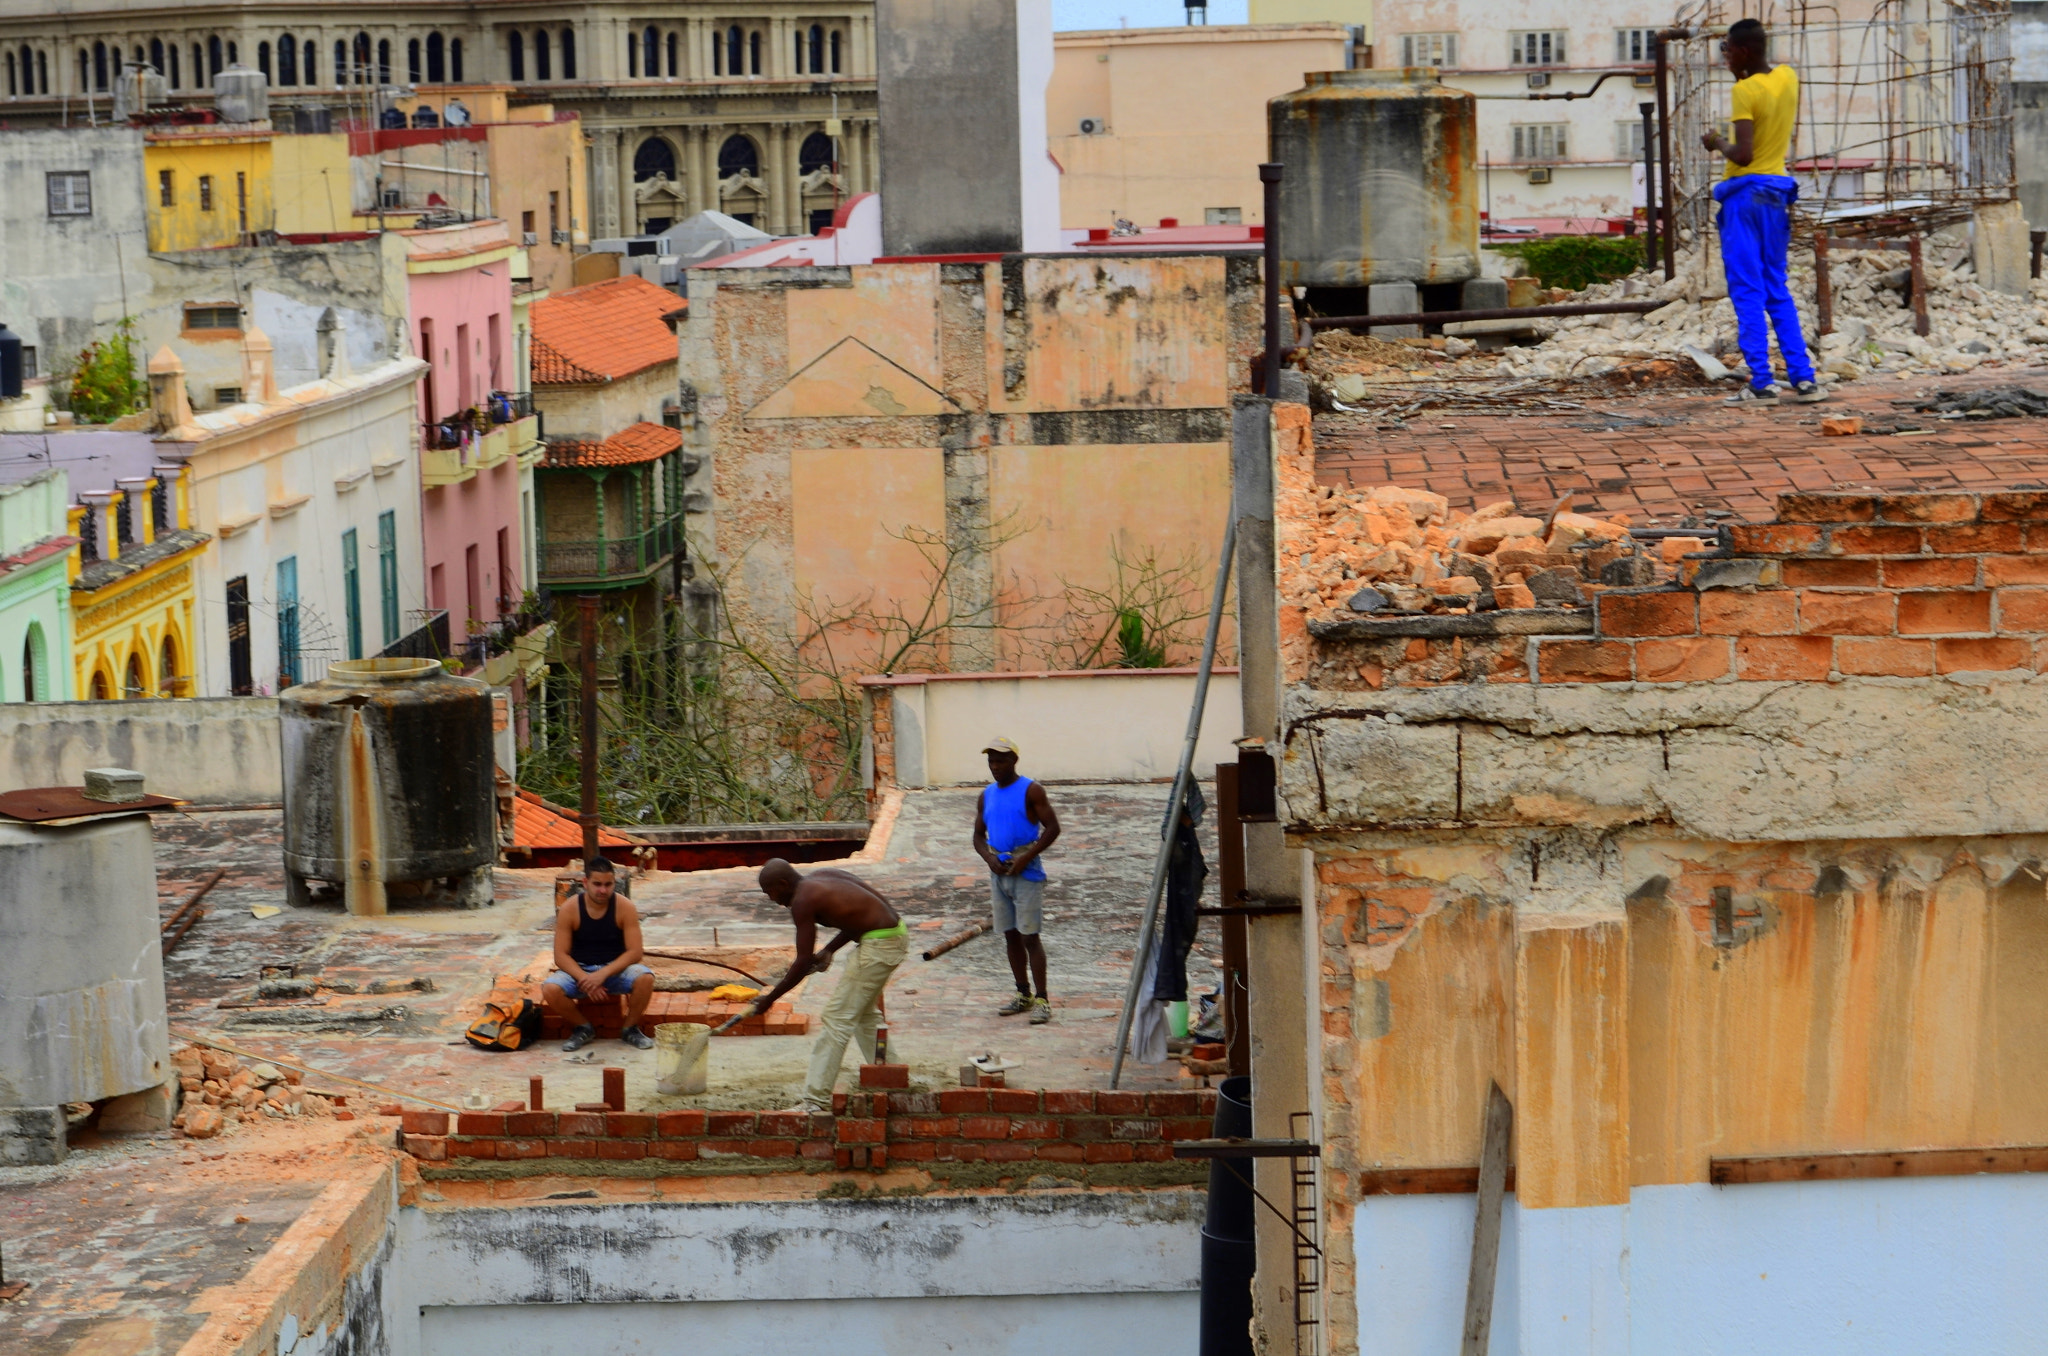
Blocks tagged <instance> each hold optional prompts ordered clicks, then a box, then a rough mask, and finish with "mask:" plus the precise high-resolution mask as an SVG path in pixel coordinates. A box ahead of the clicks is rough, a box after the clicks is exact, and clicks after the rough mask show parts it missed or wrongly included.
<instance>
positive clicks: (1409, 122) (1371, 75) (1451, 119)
mask: <svg viewBox="0 0 2048 1356" xmlns="http://www.w3.org/2000/svg"><path fill="white" fill-rule="evenodd" d="M1306 79H1307V81H1308V84H1307V86H1306V87H1305V88H1303V89H1298V90H1296V91H1295V92H1294V93H1292V94H1283V95H1281V96H1280V97H1279V98H1277V99H1274V100H1272V101H1271V102H1270V103H1269V104H1268V105H1267V106H1266V111H1267V126H1268V132H1269V135H1270V138H1271V152H1272V158H1273V159H1274V160H1276V161H1278V162H1279V163H1280V164H1281V165H1283V166H1284V167H1285V170H1284V177H1283V178H1282V179H1281V182H1280V221H1279V223H1278V228H1279V233H1280V258H1281V263H1280V280H1281V282H1282V283H1284V284H1286V285H1288V286H1292V287H1303V286H1306V287H1365V286H1368V285H1370V284H1372V283H1397V282H1406V283H1450V282H1463V281H1464V280H1465V279H1467V278H1475V277H1477V276H1479V184H1478V175H1477V174H1476V172H1475V170H1474V165H1473V156H1474V154H1475V151H1474V148H1475V146H1476V145H1477V143H1478V116H1477V113H1476V112H1475V108H1476V105H1475V103H1474V101H1473V98H1472V96H1471V95H1470V94H1468V93H1466V92H1465V91H1463V90H1456V89H1450V88H1448V87H1446V86H1444V85H1442V84H1440V83H1438V81H1437V78H1436V70H1435V68H1433V67H1423V66H1411V67H1405V68H1396V69H1386V70H1359V71H1311V72H1309V74H1308V75H1307V77H1306Z"/></svg>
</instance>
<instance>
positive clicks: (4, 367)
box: [0, 325, 21, 400]
mask: <svg viewBox="0 0 2048 1356" xmlns="http://www.w3.org/2000/svg"><path fill="white" fill-rule="evenodd" d="M20 394H21V339H20V338H19V337H18V336H16V335H15V334H13V333H12V332H10V331H9V330H8V328H7V327H6V326H5V325H0V400H12V399H13V398H14V397H16V396H18V395H20Z"/></svg>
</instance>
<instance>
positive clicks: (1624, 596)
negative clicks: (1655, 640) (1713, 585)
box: [1597, 590, 1699, 636]
mask: <svg viewBox="0 0 2048 1356" xmlns="http://www.w3.org/2000/svg"><path fill="white" fill-rule="evenodd" d="M1597 602H1598V604H1599V608H1600V621H1599V631H1600V634H1601V635H1603V636H1689V635H1692V634H1694V633H1695V632H1697V631H1698V630H1699V595H1698V594H1695V593H1689V592H1686V591H1684V590H1677V591H1673V592H1670V593H1603V594H1601V595H1600V596H1599V598H1598V599H1597Z"/></svg>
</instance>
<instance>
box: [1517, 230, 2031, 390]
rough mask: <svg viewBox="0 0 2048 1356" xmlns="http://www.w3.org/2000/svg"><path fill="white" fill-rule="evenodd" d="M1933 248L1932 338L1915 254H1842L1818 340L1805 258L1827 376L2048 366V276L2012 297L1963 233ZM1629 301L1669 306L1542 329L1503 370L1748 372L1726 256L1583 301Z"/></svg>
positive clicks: (1802, 262) (1805, 289)
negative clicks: (1646, 365)
mask: <svg viewBox="0 0 2048 1356" xmlns="http://www.w3.org/2000/svg"><path fill="white" fill-rule="evenodd" d="M1925 250H1926V254H1925V259H1926V263H1925V266H1924V273H1925V276H1926V284H1927V317H1928V327H1929V331H1930V332H1929V334H1928V335H1926V336H1925V337H1922V336H1920V335H1918V334H1915V333H1914V332H1913V325H1914V316H1913V311H1912V307H1911V305H1910V299H1909V291H1910V287H1911V280H1910V270H1909V269H1908V268H1907V267H1906V265H1905V256H1904V255H1902V254H1899V253H1896V252H1887V251H1879V250H1861V251H1845V250H1839V249H1838V250H1834V251H1832V252H1831V253H1830V254H1829V257H1828V267H1829V275H1830V281H1831V283H1832V285H1833V290H1834V317H1833V319H1834V328H1833V332H1832V333H1830V334H1826V335H1821V336H1819V337H1818V338H1815V337H1814V335H1815V332H1816V330H1817V328H1818V321H1817V318H1816V316H1815V314H1814V266H1813V257H1812V255H1811V254H1810V253H1805V254H1800V253H1795V254H1794V256H1793V259H1792V267H1791V274H1790V278H1791V287H1792V296H1793V300H1794V301H1795V303H1796V304H1797V305H1798V307H1799V316H1800V320H1801V322H1802V325H1803V328H1804V329H1805V331H1806V333H1807V335H1808V337H1809V341H1810V342H1811V343H1812V346H1813V350H1814V362H1815V365H1816V366H1817V367H1818V368H1819V369H1820V371H1821V373H1822V376H1823V378H1824V379H1833V380H1844V381H1853V380H1855V379H1856V378H1857V377H1861V376H1867V375H1869V374H1871V373H1873V372H1937V373H1941V372H1968V371H1970V370H1971V369H1972V368H1975V367H1977V366H1979V365H1981V364H1983V363H1986V362H1993V361H1997V362H2002V363H2005V364H2007V365H2014V366H2018V365H2040V364H2044V363H2048V347H2044V346H2048V311H2044V303H2048V280H2042V279H2035V280H2034V281H2033V282H2032V283H2031V284H2030V294H2029V295H2027V296H2011V295H2008V294H2006V293H2004V292H1998V291H1994V290H1992V289H1990V288H1987V287H1983V286H1980V285H1979V283H1978V282H1977V280H1976V275H1975V272H1974V270H1973V269H1972V267H1971V264H1970V261H1969V258H1968V247H1967V245H1965V244H1964V243H1963V242H1962V241H1961V239H1960V238H1959V237H1956V236H1952V235H1949V234H1947V233H1941V232H1937V233H1936V234H1934V235H1932V236H1929V237H1928V238H1927V240H1926V242H1925ZM1624 297H1643V298H1645V299H1648V300H1661V301H1667V302H1668V303H1669V304H1668V305H1666V306H1664V307H1662V308H1660V309H1658V310H1655V311H1651V312H1649V313H1648V314H1647V315H1613V316H1575V317H1571V318H1568V319H1564V320H1549V321H1535V322H1532V326H1533V327H1534V328H1535V329H1536V330H1537V332H1538V333H1546V334H1547V337H1546V338H1545V339H1544V340H1543V342H1542V343H1540V344H1537V345H1535V346H1532V347H1526V348H1509V349H1507V350H1505V351H1503V352H1502V353H1501V354H1500V356H1499V361H1498V363H1497V364H1496V370H1497V371H1498V372H1499V374H1500V375H1502V376H1518V377H1549V378H1568V377H1598V376H1603V375H1605V374H1606V373H1608V372H1612V371H1614V370H1615V369H1616V368H1617V367H1621V366H1623V365H1625V364H1628V363H1630V362H1634V361H1640V360H1644V359H1666V360H1687V359H1689V360H1691V361H1693V362H1695V363H1697V362H1698V361H1699V358H1700V357H1701V356H1704V357H1706V358H1709V359H1712V360H1717V361H1720V362H1723V363H1725V364H1726V366H1727V367H1728V369H1730V371H1731V372H1734V373H1737V374H1744V375H1746V374H1747V370H1748V369H1747V368H1746V367H1744V366H1743V364H1742V359H1741V355H1740V351H1739V349H1738V348H1737V345H1736V336H1735V308H1734V304H1733V303H1732V302H1730V301H1729V300H1728V297H1727V286H1726V283H1725V281H1724V279H1723V278H1722V276H1721V271H1720V261H1719V258H1718V256H1716V255H1714V254H1711V253H1709V254H1706V255H1702V253H1701V252H1700V251H1698V250H1693V251H1691V252H1689V253H1687V254H1684V255H1681V256H1680V258H1679V263H1678V270H1677V276H1676V277H1673V278H1671V279H1669V280H1665V279H1663V278H1659V277H1657V276H1656V275H1654V274H1650V273H1641V274H1637V275H1636V276H1635V277H1632V278H1626V279H1622V280H1619V281H1616V282H1611V283H1597V284H1595V285H1594V286H1592V287H1589V288H1587V289H1586V290H1585V291H1583V292H1580V293H1576V294H1574V296H1573V298H1572V299H1573V300H1574V301H1616V300H1621V299H1623V298H1624ZM1702 366H1705V364H1702ZM1709 374H1710V375H1714V374H1713V373H1711V372H1710V373H1709Z"/></svg>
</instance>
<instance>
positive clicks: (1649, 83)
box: [1633, 71, 1657, 89]
mask: <svg viewBox="0 0 2048 1356" xmlns="http://www.w3.org/2000/svg"><path fill="white" fill-rule="evenodd" d="M1633 83H1634V85H1635V87H1636V88H1637V89H1655V88H1656V86H1657V77H1656V75H1655V74H1654V73H1652V72H1650V71H1644V72H1642V73H1641V74H1639V75H1637V76H1636V77H1635V79H1634V81H1633Z"/></svg>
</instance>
